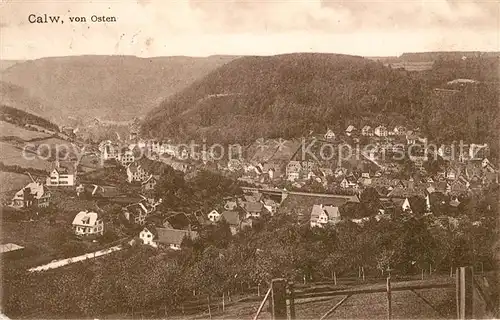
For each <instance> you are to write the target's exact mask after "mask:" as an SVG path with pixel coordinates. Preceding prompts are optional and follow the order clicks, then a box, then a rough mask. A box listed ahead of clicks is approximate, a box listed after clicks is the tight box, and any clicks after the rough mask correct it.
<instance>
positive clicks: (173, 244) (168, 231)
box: [139, 226, 198, 250]
mask: <svg viewBox="0 0 500 320" xmlns="http://www.w3.org/2000/svg"><path fill="white" fill-rule="evenodd" d="M139 238H140V239H141V240H142V241H143V243H144V244H147V245H150V246H152V247H155V248H156V247H158V246H166V247H168V248H170V249H172V250H180V249H181V244H182V242H183V241H184V239H191V240H195V239H197V238H198V233H197V232H195V231H191V230H181V229H172V228H155V227H154V226H148V227H145V228H144V229H142V231H141V232H140V233H139Z"/></svg>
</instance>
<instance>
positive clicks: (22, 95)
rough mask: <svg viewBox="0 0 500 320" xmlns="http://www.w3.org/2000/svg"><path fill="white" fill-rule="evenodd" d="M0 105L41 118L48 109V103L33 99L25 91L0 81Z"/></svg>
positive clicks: (32, 96) (33, 97)
mask: <svg viewBox="0 0 500 320" xmlns="http://www.w3.org/2000/svg"><path fill="white" fill-rule="evenodd" d="M0 104H1V105H5V106H10V107H13V108H16V109H19V110H23V111H27V112H29V113H32V114H36V115H38V116H41V115H43V114H44V112H45V111H46V110H47V109H49V107H47V105H48V103H46V102H45V101H42V100H40V99H39V98H38V97H35V96H34V95H33V94H31V93H30V92H29V91H28V90H27V89H25V88H23V87H20V86H17V85H14V84H12V83H8V82H5V81H0Z"/></svg>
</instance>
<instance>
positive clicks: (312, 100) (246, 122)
mask: <svg viewBox="0 0 500 320" xmlns="http://www.w3.org/2000/svg"><path fill="white" fill-rule="evenodd" d="M478 59H479V58H478ZM471 60H472V59H471ZM471 60H469V61H471ZM450 63H452V62H450ZM453 63H460V62H453ZM469 64H470V63H469ZM479 65H480V67H482V66H483V65H482V64H479ZM496 66H498V60H496ZM436 67H437V69H436V70H432V71H430V72H427V73H409V72H404V71H401V70H392V69H390V68H388V67H384V66H383V64H382V63H381V62H375V61H371V60H368V59H365V58H361V57H355V56H347V55H336V54H310V53H307V54H306V53H297V54H286V55H277V56H270V57H242V58H239V59H236V60H233V61H232V62H230V63H228V64H226V65H224V66H222V67H220V68H218V69H217V70H215V71H213V72H211V73H210V74H208V75H207V76H206V77H204V78H202V79H201V80H199V81H197V82H195V83H193V84H192V85H191V86H189V87H188V88H186V89H185V90H183V91H181V92H180V93H178V94H176V95H174V96H173V97H171V98H170V99H167V100H166V101H164V102H163V103H162V104H161V105H160V106H159V107H158V108H157V109H155V110H153V111H152V112H150V113H149V115H148V116H147V118H146V121H145V123H144V125H143V131H144V133H145V134H151V135H153V136H157V137H161V138H165V137H172V138H175V137H181V138H182V139H186V137H188V138H195V139H200V138H202V137H206V138H207V139H208V140H217V141H224V142H229V141H239V142H242V141H249V140H255V139H257V138H259V137H277V136H280V137H283V138H290V137H297V136H301V135H303V134H307V133H309V132H310V130H314V131H315V132H324V131H325V130H326V129H327V127H330V128H332V129H335V130H338V131H341V130H344V129H345V127H346V126H347V125H348V124H354V125H356V126H361V125H362V124H385V125H395V124H406V125H409V126H421V127H424V128H428V129H429V130H434V131H435V132H431V133H430V134H431V135H432V134H435V135H438V136H439V131H441V129H442V127H437V128H436V127H433V126H429V125H427V124H428V122H429V112H431V111H432V112H433V114H434V115H435V116H436V117H438V116H440V115H443V116H444V115H446V113H445V112H437V111H440V110H441V109H443V108H445V109H450V108H452V109H451V110H449V111H450V112H456V113H457V114H461V115H462V119H461V121H459V122H457V121H455V120H454V121H453V122H450V121H449V119H448V118H442V119H441V118H434V119H433V121H441V123H442V125H441V126H443V127H450V128H457V127H459V126H461V129H464V130H461V131H462V132H465V133H466V135H467V134H468V133H469V130H467V128H468V126H469V125H471V124H470V122H469V121H467V119H466V118H467V117H463V115H464V114H466V112H469V111H471V112H472V111H473V109H474V108H476V107H477V106H476V105H480V106H481V108H480V109H481V110H486V111H487V112H488V116H490V117H491V116H496V109H497V104H496V102H495V103H493V99H494V98H495V97H498V88H497V87H495V86H489V87H487V86H486V85H484V86H483V87H482V89H481V90H479V91H478V90H476V91H473V92H472V93H471V94H473V97H474V99H472V101H474V103H472V102H471V104H472V105H467V106H463V105H458V106H453V105H449V104H446V103H442V104H440V103H436V99H435V95H434V91H433V89H434V88H435V87H436V86H437V85H445V84H446V82H447V81H450V80H453V79H455V76H456V74H454V72H455V71H456V69H454V68H451V67H450V66H449V65H443V64H441V65H437V66H436ZM459 67H460V70H462V69H463V70H462V71H461V73H460V76H461V77H465V76H467V72H469V71H468V69H470V68H469V65H465V66H462V65H460V66H459ZM488 68H491V66H488ZM455 73H456V72H455ZM479 93H480V94H479ZM481 99H482V100H484V101H482V100H481ZM457 108H461V109H457ZM466 109H467V110H466ZM426 113H427V114H426ZM464 118H465V119H464ZM482 120H484V121H491V118H488V119H482ZM446 138H448V137H446ZM454 138H455V139H460V138H461V137H454ZM463 138H466V137H463Z"/></svg>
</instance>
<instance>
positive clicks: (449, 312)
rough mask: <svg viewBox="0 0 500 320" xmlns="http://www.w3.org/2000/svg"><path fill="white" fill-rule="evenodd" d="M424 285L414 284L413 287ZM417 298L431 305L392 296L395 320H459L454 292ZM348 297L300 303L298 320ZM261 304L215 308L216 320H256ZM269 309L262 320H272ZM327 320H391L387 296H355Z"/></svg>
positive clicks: (408, 294) (427, 292)
mask: <svg viewBox="0 0 500 320" xmlns="http://www.w3.org/2000/svg"><path fill="white" fill-rule="evenodd" d="M445 278H446V277H439V278H434V279H431V280H429V281H426V282H433V281H435V282H442V280H444V279H445ZM420 282H421V281H412V282H411V283H412V284H415V283H420ZM371 286H373V285H372V284H370V285H357V286H353V287H352V288H356V289H358V288H359V289H361V288H363V289H365V288H370V287H371ZM416 291H417V294H418V295H420V296H421V297H423V298H424V299H426V300H427V301H428V302H430V305H429V304H428V303H426V302H424V301H423V300H422V299H421V298H420V297H419V296H417V294H416V293H414V292H412V291H395V292H393V293H392V316H393V318H394V319H422V318H424V319H436V318H446V319H452V318H454V317H455V316H456V313H455V312H456V311H455V301H454V297H455V296H454V295H455V291H454V288H444V289H422V290H416ZM344 297H345V296H336V297H326V298H315V299H299V300H296V302H295V310H296V318H297V319H319V318H321V317H322V316H323V315H324V314H325V313H326V312H327V311H328V310H330V309H331V308H332V307H333V306H334V305H335V304H337V303H338V302H340V301H341V300H342V299H343V298H344ZM259 304H260V301H248V302H238V303H235V304H231V305H230V306H229V307H227V308H226V310H225V312H224V313H223V314H222V312H220V310H218V308H217V307H213V308H212V319H236V318H237V319H248V320H250V319H253V317H254V316H255V314H256V312H257V309H258V307H259ZM208 318H209V316H208V314H206V313H205V314H203V315H200V314H198V315H193V316H191V317H187V316H186V317H180V316H179V317H178V319H208ZM270 318H271V315H270V313H269V312H268V308H267V305H266V306H265V307H264V309H263V311H262V313H261V314H260V315H259V319H270ZM326 319H387V294H386V293H369V294H358V295H353V296H351V297H350V298H349V299H347V300H346V301H345V302H344V303H343V304H342V305H341V306H340V307H338V308H337V309H336V310H335V311H334V312H333V313H332V314H330V315H329V316H328V317H327V318H326Z"/></svg>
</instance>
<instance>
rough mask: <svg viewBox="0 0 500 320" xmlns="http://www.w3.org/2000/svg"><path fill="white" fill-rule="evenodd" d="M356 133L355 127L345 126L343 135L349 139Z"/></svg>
mask: <svg viewBox="0 0 500 320" xmlns="http://www.w3.org/2000/svg"><path fill="white" fill-rule="evenodd" d="M356 131H357V129H356V127H355V126H353V125H349V126H347V129H345V134H346V135H347V136H348V137H350V136H351V135H353V134H355V133H356Z"/></svg>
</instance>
